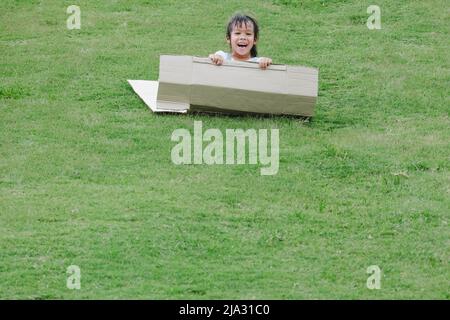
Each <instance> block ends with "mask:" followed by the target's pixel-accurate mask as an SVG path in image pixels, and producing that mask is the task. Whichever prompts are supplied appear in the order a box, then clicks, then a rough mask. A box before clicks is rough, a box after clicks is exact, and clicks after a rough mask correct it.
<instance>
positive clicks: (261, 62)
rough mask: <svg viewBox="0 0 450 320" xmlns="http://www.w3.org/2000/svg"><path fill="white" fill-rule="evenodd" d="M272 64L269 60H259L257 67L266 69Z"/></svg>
mask: <svg viewBox="0 0 450 320" xmlns="http://www.w3.org/2000/svg"><path fill="white" fill-rule="evenodd" d="M271 64H272V59H270V58H263V57H262V58H260V59H259V67H260V68H261V69H267V67H268V66H270V65H271Z"/></svg>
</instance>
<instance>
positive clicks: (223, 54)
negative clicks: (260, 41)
mask: <svg viewBox="0 0 450 320" xmlns="http://www.w3.org/2000/svg"><path fill="white" fill-rule="evenodd" d="M216 54H217V55H219V56H221V57H222V58H223V59H224V60H228V61H238V60H235V59H233V56H232V55H231V53H228V52H224V51H217V52H216ZM259 59H261V58H258V57H253V58H250V59H248V60H246V61H250V62H259Z"/></svg>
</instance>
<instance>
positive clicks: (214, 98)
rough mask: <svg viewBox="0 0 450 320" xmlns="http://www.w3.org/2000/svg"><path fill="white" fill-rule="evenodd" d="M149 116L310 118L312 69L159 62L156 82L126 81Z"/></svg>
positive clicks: (188, 59) (182, 59)
mask: <svg viewBox="0 0 450 320" xmlns="http://www.w3.org/2000/svg"><path fill="white" fill-rule="evenodd" d="M129 82H130V84H131V86H132V87H133V89H134V90H135V91H136V93H137V94H138V95H139V96H140V97H141V98H142V99H143V100H144V102H145V103H146V104H147V105H148V106H149V107H150V108H151V109H152V111H154V112H181V113H186V112H192V111H207V112H208V111H209V112H227V113H236V112H238V113H239V112H245V113H248V112H250V113H266V114H289V115H300V116H313V114H314V106H315V103H316V100H317V92H318V70H317V69H314V68H307V67H299V66H287V65H271V66H270V67H269V68H267V69H266V70H262V69H261V68H259V65H258V64H257V63H254V62H253V63H252V62H228V61H225V62H224V64H223V65H222V66H216V65H214V64H212V63H211V61H210V59H209V58H200V57H192V56H170V55H162V56H161V57H160V72H159V81H158V82H156V81H142V80H129Z"/></svg>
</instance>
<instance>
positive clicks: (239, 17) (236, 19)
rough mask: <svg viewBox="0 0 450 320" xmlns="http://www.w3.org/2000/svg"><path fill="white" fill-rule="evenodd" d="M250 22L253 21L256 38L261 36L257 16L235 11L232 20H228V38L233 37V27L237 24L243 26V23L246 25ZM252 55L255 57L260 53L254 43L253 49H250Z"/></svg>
mask: <svg viewBox="0 0 450 320" xmlns="http://www.w3.org/2000/svg"><path fill="white" fill-rule="evenodd" d="M248 23H251V24H252V25H253V33H254V34H255V40H257V39H258V37H259V26H258V22H257V21H256V19H255V18H253V17H252V16H250V15H248V14H244V13H240V12H238V13H235V14H234V15H233V16H232V17H231V18H230V21H228V25H227V39H231V32H233V27H235V26H238V27H240V26H242V25H243V24H244V25H246V24H248ZM250 55H251V56H252V58H253V57H256V56H257V55H258V51H257V50H256V45H253V47H252V49H251V50H250Z"/></svg>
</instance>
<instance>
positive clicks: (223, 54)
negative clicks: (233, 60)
mask: <svg viewBox="0 0 450 320" xmlns="http://www.w3.org/2000/svg"><path fill="white" fill-rule="evenodd" d="M215 54H217V55H219V56H221V57H222V58H223V59H224V60H227V58H228V54H227V53H226V52H223V51H221V50H220V51H217V52H216V53H215Z"/></svg>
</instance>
